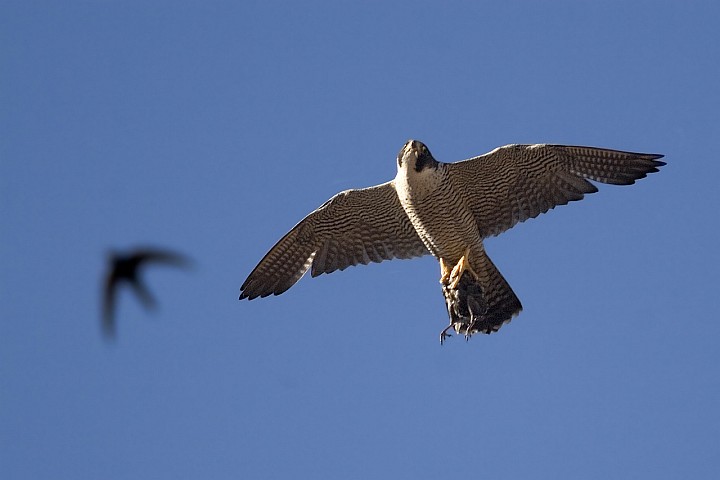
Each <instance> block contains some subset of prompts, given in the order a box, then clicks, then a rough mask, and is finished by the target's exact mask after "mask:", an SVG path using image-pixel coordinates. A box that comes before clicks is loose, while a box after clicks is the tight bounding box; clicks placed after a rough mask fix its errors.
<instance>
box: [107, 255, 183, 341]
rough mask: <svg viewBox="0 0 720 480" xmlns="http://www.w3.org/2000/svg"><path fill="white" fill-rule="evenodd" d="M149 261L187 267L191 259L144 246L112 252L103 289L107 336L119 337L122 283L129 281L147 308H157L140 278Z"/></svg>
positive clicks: (128, 283) (150, 262)
mask: <svg viewBox="0 0 720 480" xmlns="http://www.w3.org/2000/svg"><path fill="white" fill-rule="evenodd" d="M148 264H165V265H174V266H187V265H188V259H187V258H186V257H184V256H182V255H180V254H178V253H175V252H171V251H169V250H159V249H152V248H144V249H137V250H133V251H131V252H128V253H117V252H112V253H110V255H109V265H108V271H107V274H106V275H105V284H104V289H103V315H102V326H103V332H104V333H105V336H106V337H107V338H112V337H114V336H115V299H116V297H117V291H118V288H119V287H120V285H121V284H127V285H129V286H130V287H132V289H133V290H134V291H135V293H136V295H137V296H138V298H139V299H140V301H141V302H142V304H143V305H144V306H145V308H147V309H151V308H155V306H156V305H157V303H156V301H155V299H154V298H153V296H152V295H151V294H150V291H149V290H148V289H147V287H146V286H145V284H144V283H143V282H142V280H141V278H140V270H142V268H143V267H145V266H146V265H148Z"/></svg>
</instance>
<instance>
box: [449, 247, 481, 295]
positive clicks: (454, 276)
mask: <svg viewBox="0 0 720 480" xmlns="http://www.w3.org/2000/svg"><path fill="white" fill-rule="evenodd" d="M469 255H470V247H468V248H467V249H466V250H465V255H463V256H462V257H460V260H458V263H457V264H456V265H455V266H454V267H453V269H452V272H450V277H449V279H450V288H452V289H455V288H457V286H458V283H460V279H461V278H462V275H463V273H465V270H467V271H469V272H470V273H471V274H472V275H473V276H474V277H475V278H478V276H477V274H476V273H475V272H474V271H473V269H472V267H471V266H470V262H469V261H468V256H469Z"/></svg>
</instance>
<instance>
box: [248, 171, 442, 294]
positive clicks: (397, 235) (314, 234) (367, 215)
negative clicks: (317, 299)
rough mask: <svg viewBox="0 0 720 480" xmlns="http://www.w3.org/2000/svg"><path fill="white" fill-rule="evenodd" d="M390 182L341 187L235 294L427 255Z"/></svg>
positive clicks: (264, 290)
mask: <svg viewBox="0 0 720 480" xmlns="http://www.w3.org/2000/svg"><path fill="white" fill-rule="evenodd" d="M429 253H430V252H429V251H428V250H427V248H426V247H425V245H424V244H423V242H422V240H421V239H420V237H419V236H418V234H417V232H416V231H415V228H414V227H413V225H412V223H410V220H409V219H408V217H407V215H406V213H405V211H404V210H403V207H402V205H401V204H400V201H399V200H398V196H397V192H396V191H395V185H394V183H393V182H392V181H391V182H387V183H383V184H381V185H376V186H374V187H369V188H362V189H354V190H346V191H344V192H340V193H338V194H337V195H335V196H334V197H332V198H331V199H330V200H328V201H327V202H325V203H324V204H323V205H321V206H320V207H319V208H318V209H317V210H315V211H314V212H312V213H310V214H309V215H308V216H307V217H305V218H304V219H303V220H302V221H300V223H298V224H297V225H295V227H293V229H292V230H290V232H288V233H287V234H286V235H285V236H284V237H283V238H281V239H280V241H278V242H277V243H276V244H275V246H274V247H272V248H271V249H270V251H269V252H268V253H267V254H266V255H265V257H264V258H263V259H262V260H261V261H260V263H259V264H258V265H257V267H255V269H254V270H253V271H252V272H251V273H250V276H248V278H247V280H245V282H244V283H243V284H242V287H240V291H241V293H240V299H241V300H242V299H243V298H248V299H250V300H252V299H253V298H256V297H266V296H268V295H271V294H273V295H279V294H281V293H283V292H284V291H286V290H287V289H288V288H290V287H292V286H293V285H294V284H295V283H296V282H297V281H298V280H300V278H301V277H302V276H303V275H304V274H305V272H306V271H307V270H308V269H309V268H310V267H311V266H312V270H311V275H312V276H313V277H316V276H318V275H320V274H322V273H330V272H334V271H335V270H344V269H345V268H347V267H349V266H352V265H358V264H363V265H367V264H368V263H369V262H382V261H383V260H390V259H392V258H412V257H419V256H421V255H426V254H429Z"/></svg>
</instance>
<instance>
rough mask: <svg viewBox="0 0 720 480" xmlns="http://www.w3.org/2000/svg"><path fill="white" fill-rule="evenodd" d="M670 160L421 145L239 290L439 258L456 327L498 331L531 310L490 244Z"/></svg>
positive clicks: (331, 204)
mask: <svg viewBox="0 0 720 480" xmlns="http://www.w3.org/2000/svg"><path fill="white" fill-rule="evenodd" d="M662 157H663V156H662V155H657V154H648V153H633V152H624V151H619V150H608V149H602V148H594V147H583V146H569V145H549V144H536V145H506V146H504V147H499V148H496V149H495V150H493V151H491V152H489V153H486V154H484V155H480V156H478V157H474V158H470V159H467V160H463V161H460V162H456V163H443V162H439V161H437V160H435V158H433V156H432V154H431V153H430V150H428V148H427V147H426V146H425V145H424V144H423V143H422V142H420V141H417V140H409V141H408V142H407V143H406V144H405V145H404V146H403V148H402V149H401V150H400V153H399V154H398V156H397V175H396V176H395V179H394V180H391V181H389V182H387V183H383V184H381V185H376V186H373V187H369V188H362V189H352V190H346V191H344V192H340V193H338V194H337V195H335V196H334V197H332V198H331V199H330V200H328V201H327V202H325V203H324V204H323V205H321V206H320V207H319V208H318V209H317V210H315V211H313V212H312V213H310V214H309V215H308V216H307V217H305V218H304V219H303V220H301V221H300V223H298V224H297V225H295V227H293V229H292V230H290V232H288V233H287V234H286V235H285V236H284V237H282V238H281V239H280V241H278V242H277V243H276V244H275V246H274V247H272V248H271V249H270V251H269V252H268V253H267V254H266V255H265V257H264V258H263V259H262V260H261V261H260V263H259V264H258V265H257V266H256V267H255V269H254V270H253V271H252V272H251V273H250V275H249V276H248V278H247V280H245V282H244V283H243V284H242V286H241V287H240V299H241V300H242V299H244V298H247V299H250V300H252V299H254V298H257V297H266V296H268V295H271V294H272V295H279V294H281V293H283V292H285V291H286V290H287V289H289V288H290V287H291V286H293V285H294V284H295V283H296V282H297V281H298V280H299V279H300V277H302V276H303V275H304V274H305V272H306V271H307V270H308V269H310V273H311V275H312V276H313V277H316V276H318V275H320V274H322V273H330V272H334V271H335V270H344V269H345V268H347V267H349V266H352V265H357V264H363V265H366V264H368V263H369V262H382V261H383V260H390V259H393V258H412V257H419V256H421V255H426V254H431V255H433V256H434V257H436V258H437V259H438V261H439V263H440V284H441V287H442V292H443V295H444V297H445V303H446V307H447V311H448V316H449V318H450V323H449V325H448V326H447V327H446V328H445V329H444V330H443V331H442V332H441V333H440V343H442V342H443V340H444V339H445V337H446V336H448V335H449V334H448V333H447V332H448V330H450V329H453V330H454V331H455V332H456V333H458V334H463V335H465V338H466V339H467V338H469V337H470V336H471V335H473V334H475V333H486V334H489V333H492V332H496V331H498V330H499V329H500V327H501V326H502V325H503V324H505V323H507V322H509V321H510V320H511V319H512V318H513V317H514V316H515V315H517V314H518V313H520V311H521V310H522V305H521V304H520V300H519V299H518V298H517V296H516V295H515V292H513V290H512V288H510V285H509V284H508V282H507V281H506V280H505V278H503V276H502V275H501V274H500V272H499V271H498V269H497V268H496V267H495V265H494V264H493V262H492V261H491V260H490V258H489V257H488V255H487V253H486V252H485V247H484V246H483V239H485V238H487V237H490V236H494V235H498V234H500V233H502V232H504V231H505V230H508V229H510V228H511V227H513V226H514V225H515V224H517V223H518V222H522V221H525V220H527V219H528V218H534V217H537V216H538V215H540V214H541V213H545V212H547V211H548V210H550V209H552V208H554V207H555V206H557V205H565V204H567V203H568V202H571V201H575V200H581V199H582V198H583V197H584V195H585V194H588V193H594V192H597V188H596V187H595V185H593V184H592V183H590V182H589V181H588V180H592V181H595V182H601V183H608V184H614V185H632V184H633V183H635V181H636V180H638V179H641V178H644V177H645V176H646V175H647V174H649V173H653V172H657V171H658V168H659V167H661V166H662V165H665V163H664V162H662V161H659V160H658V159H660V158H662Z"/></svg>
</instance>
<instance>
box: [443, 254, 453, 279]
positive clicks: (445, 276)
mask: <svg viewBox="0 0 720 480" xmlns="http://www.w3.org/2000/svg"><path fill="white" fill-rule="evenodd" d="M452 272H453V269H451V268H450V267H448V264H447V263H445V260H443V259H442V258H440V283H442V284H443V285H445V284H447V282H448V280H450V277H451V276H452Z"/></svg>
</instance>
